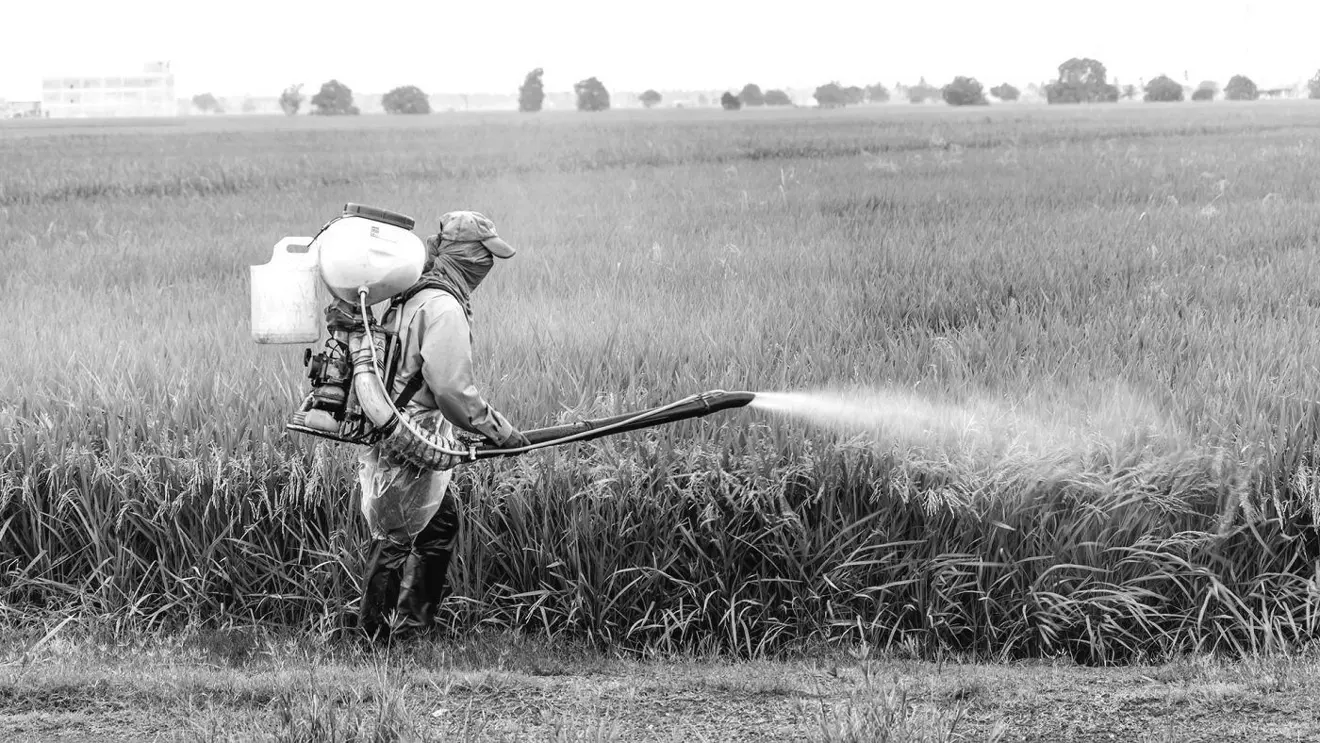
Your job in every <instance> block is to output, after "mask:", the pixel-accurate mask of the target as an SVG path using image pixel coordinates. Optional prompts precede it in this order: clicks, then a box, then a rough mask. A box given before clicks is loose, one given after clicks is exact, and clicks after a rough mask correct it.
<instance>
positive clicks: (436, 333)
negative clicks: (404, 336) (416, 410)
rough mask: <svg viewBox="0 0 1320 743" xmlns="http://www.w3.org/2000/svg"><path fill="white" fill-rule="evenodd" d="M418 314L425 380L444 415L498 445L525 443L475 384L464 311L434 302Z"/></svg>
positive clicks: (462, 427)
mask: <svg viewBox="0 0 1320 743" xmlns="http://www.w3.org/2000/svg"><path fill="white" fill-rule="evenodd" d="M417 313H418V325H417V332H418V333H419V336H418V337H419V350H420V351H421V354H422V378H423V379H425V380H426V386H427V387H428V388H430V390H431V394H432V395H434V396H435V402H436V405H437V406H438V407H439V408H440V412H441V414H442V415H444V417H445V418H446V419H448V420H449V422H450V423H453V424H454V425H455V426H458V427H459V428H461V429H463V430H465V431H470V432H472V433H475V434H479V435H481V436H484V437H485V438H487V439H488V440H490V441H493V442H494V443H496V444H498V445H503V444H505V443H506V442H508V441H509V440H510V439H511V438H514V439H521V438H522V435H521V434H520V433H519V432H518V429H516V428H514V427H513V425H512V424H510V423H509V421H508V420H506V419H505V418H504V416H503V415H500V413H499V411H497V410H495V408H493V407H491V406H490V404H489V403H487V402H486V399H485V398H483V397H482V396H481V393H480V392H478V391H477V386H476V384H474V383H473V381H472V343H471V337H472V336H471V329H470V328H469V326H468V321H467V316H466V315H464V314H463V310H462V308H460V307H458V306H457V305H454V304H451V303H448V302H437V301H432V302H427V303H426V304H425V305H423V306H422V307H420V308H419V309H418V311H417ZM515 434H517V436H516V437H515V436H514V435H515Z"/></svg>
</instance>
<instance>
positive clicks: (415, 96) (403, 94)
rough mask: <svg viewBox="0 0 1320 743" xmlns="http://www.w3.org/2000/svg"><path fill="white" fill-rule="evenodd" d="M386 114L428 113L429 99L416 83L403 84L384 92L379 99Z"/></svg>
mask: <svg viewBox="0 0 1320 743" xmlns="http://www.w3.org/2000/svg"><path fill="white" fill-rule="evenodd" d="M380 106H381V108H383V109H385V113H387V114H429V113H431V99H430V98H427V97H426V94H425V93H423V92H422V89H421V88H419V87H417V86H416V85H405V86H403V87H401V88H395V89H394V90H391V91H390V92H388V93H386V94H385V95H384V97H382V98H381V99H380Z"/></svg>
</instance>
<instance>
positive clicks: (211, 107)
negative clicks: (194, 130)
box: [192, 93, 225, 114]
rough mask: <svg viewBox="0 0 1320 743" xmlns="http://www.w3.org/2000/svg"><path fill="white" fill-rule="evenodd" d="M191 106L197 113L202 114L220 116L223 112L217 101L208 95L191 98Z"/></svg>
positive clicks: (201, 94)
mask: <svg viewBox="0 0 1320 743" xmlns="http://www.w3.org/2000/svg"><path fill="white" fill-rule="evenodd" d="M192 104H193V106H195V107H196V108H197V110H198V111H201V112H202V113H204V114H209V113H218V114H222V113H224V112H225V110H224V108H223V107H221V105H220V101H217V100H216V99H215V96H213V95H211V94H210V93H199V94H198V95H195V96H193V97H192Z"/></svg>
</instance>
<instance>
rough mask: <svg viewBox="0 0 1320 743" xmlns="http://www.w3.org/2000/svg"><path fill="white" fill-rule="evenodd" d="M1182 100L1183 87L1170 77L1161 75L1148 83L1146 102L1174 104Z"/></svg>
mask: <svg viewBox="0 0 1320 743" xmlns="http://www.w3.org/2000/svg"><path fill="white" fill-rule="evenodd" d="M1182 99H1183V88H1182V86H1181V85H1179V84H1178V82H1177V81H1176V80H1174V79H1172V78H1170V77H1169V76H1168V75H1160V76H1159V77H1157V78H1155V79H1154V80H1151V81H1150V82H1148V83H1146V97H1145V100H1146V101H1147V102H1158V103H1173V102H1177V101H1181V100H1182Z"/></svg>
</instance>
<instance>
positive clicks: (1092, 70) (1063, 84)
mask: <svg viewBox="0 0 1320 743" xmlns="http://www.w3.org/2000/svg"><path fill="white" fill-rule="evenodd" d="M1106 74H1107V73H1106V70H1105V66H1104V65H1103V64H1101V63H1100V62H1099V61H1098V60H1094V59H1091V58H1089V57H1087V58H1078V57H1073V58H1072V59H1070V60H1068V61H1067V62H1064V63H1063V64H1061V65H1059V79H1058V80H1056V81H1055V82H1052V83H1050V84H1049V85H1047V86H1045V99H1046V100H1047V101H1048V102H1050V103H1113V102H1114V101H1117V100H1118V87H1117V86H1115V85H1110V84H1109V83H1108V82H1106V81H1105V75H1106Z"/></svg>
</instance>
